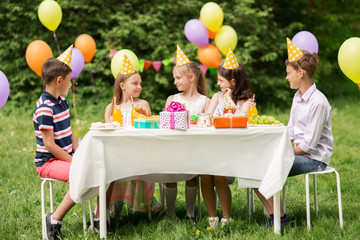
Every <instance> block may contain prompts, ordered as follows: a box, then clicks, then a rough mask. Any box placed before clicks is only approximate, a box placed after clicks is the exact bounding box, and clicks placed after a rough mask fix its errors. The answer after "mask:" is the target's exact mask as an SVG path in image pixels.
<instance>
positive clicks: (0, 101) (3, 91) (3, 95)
mask: <svg viewBox="0 0 360 240" xmlns="http://www.w3.org/2000/svg"><path fill="white" fill-rule="evenodd" d="M9 91H10V87H9V81H8V79H7V78H6V76H5V74H4V73H3V72H2V71H0V108H2V107H3V106H4V104H5V103H6V101H7V99H8V97H9Z"/></svg>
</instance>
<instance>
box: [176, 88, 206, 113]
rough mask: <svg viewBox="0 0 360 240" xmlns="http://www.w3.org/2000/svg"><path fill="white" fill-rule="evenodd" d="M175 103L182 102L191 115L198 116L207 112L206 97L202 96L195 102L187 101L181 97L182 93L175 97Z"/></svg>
mask: <svg viewBox="0 0 360 240" xmlns="http://www.w3.org/2000/svg"><path fill="white" fill-rule="evenodd" d="M173 101H175V102H180V103H182V104H184V105H185V107H186V110H188V111H189V115H190V116H192V115H196V114H199V113H203V112H204V111H205V104H206V96H204V95H201V96H200V97H198V98H197V99H195V100H192V101H186V100H185V99H183V98H182V97H181V93H177V94H175V95H174V99H173Z"/></svg>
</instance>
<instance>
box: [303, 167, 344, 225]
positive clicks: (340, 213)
mask: <svg viewBox="0 0 360 240" xmlns="http://www.w3.org/2000/svg"><path fill="white" fill-rule="evenodd" d="M332 172H334V173H335V175H336V183H337V195H338V205H339V221H340V228H341V229H342V228H343V216H342V205H341V189H340V175H339V173H338V172H337V171H336V170H335V168H332V167H327V168H326V169H325V170H324V171H319V172H309V173H307V174H306V175H305V190H306V222H307V228H308V230H310V197H309V175H311V174H312V175H313V177H314V181H313V182H314V202H315V212H316V215H317V214H318V203H317V188H316V175H317V174H326V173H332Z"/></svg>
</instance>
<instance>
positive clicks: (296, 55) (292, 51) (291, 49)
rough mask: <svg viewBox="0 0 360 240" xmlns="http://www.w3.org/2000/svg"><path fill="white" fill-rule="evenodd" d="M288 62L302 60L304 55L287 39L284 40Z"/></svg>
mask: <svg viewBox="0 0 360 240" xmlns="http://www.w3.org/2000/svg"><path fill="white" fill-rule="evenodd" d="M286 42H287V51H288V59H289V62H294V61H296V60H299V59H300V58H302V56H303V55H304V53H303V52H302V51H301V50H300V48H298V47H297V46H296V45H295V44H294V43H293V42H292V41H291V40H290V39H289V38H286Z"/></svg>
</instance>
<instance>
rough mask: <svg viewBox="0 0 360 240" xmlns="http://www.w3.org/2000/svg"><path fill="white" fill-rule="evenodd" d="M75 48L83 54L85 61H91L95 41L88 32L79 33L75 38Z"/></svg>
mask: <svg viewBox="0 0 360 240" xmlns="http://www.w3.org/2000/svg"><path fill="white" fill-rule="evenodd" d="M75 48H77V49H79V50H80V52H81V53H82V54H83V55H84V59H85V62H87V63H89V62H91V60H92V58H93V57H94V55H95V51H96V43H95V40H94V39H93V38H92V37H91V36H90V35H89V34H85V33H84V34H81V35H79V36H78V37H77V38H76V40H75Z"/></svg>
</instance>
